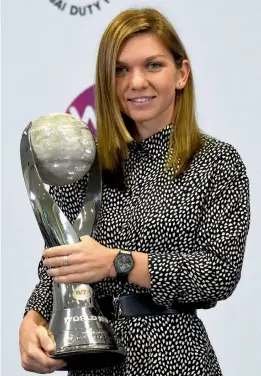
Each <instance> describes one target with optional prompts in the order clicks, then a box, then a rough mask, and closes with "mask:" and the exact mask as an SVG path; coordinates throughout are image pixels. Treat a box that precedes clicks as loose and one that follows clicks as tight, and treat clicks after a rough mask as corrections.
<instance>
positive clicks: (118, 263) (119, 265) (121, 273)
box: [113, 249, 134, 282]
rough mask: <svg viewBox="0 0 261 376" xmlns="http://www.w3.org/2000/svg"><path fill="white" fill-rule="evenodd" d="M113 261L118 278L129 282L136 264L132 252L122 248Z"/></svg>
mask: <svg viewBox="0 0 261 376" xmlns="http://www.w3.org/2000/svg"><path fill="white" fill-rule="evenodd" d="M113 263H114V267H115V270H116V276H117V278H118V279H119V280H120V281H122V282H127V281H128V277H129V274H130V272H131V270H132V268H133V266H134V261H133V257H132V252H131V251H128V250H127V249H120V251H119V253H118V254H117V256H116V257H115V259H114V261H113Z"/></svg>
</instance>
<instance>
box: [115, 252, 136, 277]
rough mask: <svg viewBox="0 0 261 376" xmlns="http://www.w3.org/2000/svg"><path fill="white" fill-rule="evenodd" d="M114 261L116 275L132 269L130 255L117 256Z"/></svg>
mask: <svg viewBox="0 0 261 376" xmlns="http://www.w3.org/2000/svg"><path fill="white" fill-rule="evenodd" d="M115 261H116V263H115V267H116V270H117V272H118V273H128V272H130V271H131V269H132V267H133V259H132V257H131V255H124V254H119V255H118V256H117V258H116V260H115Z"/></svg>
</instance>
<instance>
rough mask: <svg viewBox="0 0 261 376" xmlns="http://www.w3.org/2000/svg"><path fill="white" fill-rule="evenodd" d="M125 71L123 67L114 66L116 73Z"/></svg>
mask: <svg viewBox="0 0 261 376" xmlns="http://www.w3.org/2000/svg"><path fill="white" fill-rule="evenodd" d="M126 71H127V69H126V68H125V67H116V74H118V75H119V74H123V73H125V72H126Z"/></svg>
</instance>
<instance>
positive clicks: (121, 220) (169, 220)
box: [26, 125, 250, 376]
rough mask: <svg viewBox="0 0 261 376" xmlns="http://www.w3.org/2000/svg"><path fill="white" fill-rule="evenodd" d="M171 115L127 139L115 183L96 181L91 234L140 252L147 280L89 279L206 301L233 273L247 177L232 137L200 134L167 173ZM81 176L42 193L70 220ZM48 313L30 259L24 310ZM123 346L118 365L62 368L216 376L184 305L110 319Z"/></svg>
mask: <svg viewBox="0 0 261 376" xmlns="http://www.w3.org/2000/svg"><path fill="white" fill-rule="evenodd" d="M170 132H171V125H168V126H167V127H165V128H164V129H163V130H162V131H160V132H158V133H156V134H155V135H153V136H151V137H150V138H148V139H146V140H143V141H141V142H133V143H132V144H131V145H130V148H129V154H128V157H127V159H126V161H125V170H124V178H125V186H126V190H125V191H120V190H117V189H115V188H112V187H110V186H108V185H107V184H106V183H105V182H104V183H103V199H102V205H101V210H100V213H99V217H98V223H97V228H96V232H95V234H94V237H95V239H96V240H97V241H99V242H100V243H102V244H104V245H105V246H107V247H109V248H125V249H131V250H135V251H140V252H146V253H148V255H149V272H150V276H151V289H150V290H147V289H145V288H141V287H139V286H136V285H133V284H127V285H126V286H125V287H124V288H123V286H122V285H121V283H119V282H117V280H116V279H110V278H106V279H105V280H103V281H100V282H98V283H96V284H94V285H93V288H94V290H95V294H96V296H98V297H102V296H108V295H114V294H120V293H122V294H131V293H144V292H148V291H149V292H150V293H151V295H152V298H153V299H154V301H155V302H156V303H158V304H162V305H165V306H167V307H168V306H170V305H171V304H172V303H173V302H174V301H176V302H182V303H192V304H194V305H195V306H196V307H197V308H198V309H209V308H212V307H214V306H215V305H216V304H217V301H219V300H224V299H227V298H228V297H229V296H230V295H231V294H232V293H233V291H234V289H235V287H236V286H237V283H238V281H239V279H240V274H241V268H242V263H243V256H244V249H245V242H246V237H247V233H248V228H249V222H250V209H249V182H248V178H247V175H246V170H245V166H244V164H243V162H242V160H241V158H240V156H239V154H238V152H237V151H236V150H235V148H234V147H232V146H231V145H229V144H227V143H224V142H221V141H219V140H216V139H214V138H212V137H210V136H207V135H204V136H203V137H204V140H205V145H204V147H203V149H202V150H201V151H200V152H199V153H198V154H197V155H196V156H195V157H194V158H193V161H192V163H191V165H190V167H189V168H188V169H187V170H186V171H185V172H184V173H183V174H182V175H181V176H180V177H178V178H177V179H173V177H172V175H171V173H170V172H166V171H165V170H164V165H165V161H166V156H167V151H168V145H169V138H170ZM87 184H88V177H87V176H86V177H84V178H83V179H82V180H81V181H78V182H77V183H74V184H72V185H70V186H66V187H51V189H50V193H51V195H52V196H53V198H54V200H55V201H56V202H57V204H58V205H59V206H60V208H61V209H62V210H63V211H64V213H65V214H66V216H67V217H68V219H69V220H70V221H71V222H73V221H74V220H75V218H76V217H77V215H78V213H79V210H80V208H81V206H82V203H83V200H84V196H85V191H86V185H87ZM29 309H35V310H36V311H38V312H40V313H41V314H42V315H43V316H44V317H45V318H47V319H48V320H49V319H50V314H51V310H52V292H51V279H50V278H49V277H48V276H47V274H46V269H45V267H44V266H43V264H42V260H41V261H40V264H39V283H38V285H37V286H36V287H35V289H34V291H33V293H32V295H31V297H30V299H29V301H28V304H27V307H26V311H28V310H29ZM111 325H112V327H113V329H114V330H115V332H116V333H117V335H118V336H119V337H120V338H121V340H122V343H123V345H124V346H125V348H126V350H127V358H126V361H125V362H124V363H123V364H122V365H119V366H116V367H111V368H103V369H100V370H95V371H88V372H87V371H80V370H79V371H71V372H69V374H68V375H69V376H145V375H148V376H169V375H177V376H220V375H221V370H220V367H219V364H218V361H217V358H216V355H215V353H214V350H213V348H212V346H211V343H210V341H209V338H208V335H207V333H206V331H205V328H204V325H203V323H202V321H201V320H200V319H199V318H198V317H196V316H192V315H189V314H173V315H168V316H147V317H133V318H130V319H120V320H117V321H114V322H111Z"/></svg>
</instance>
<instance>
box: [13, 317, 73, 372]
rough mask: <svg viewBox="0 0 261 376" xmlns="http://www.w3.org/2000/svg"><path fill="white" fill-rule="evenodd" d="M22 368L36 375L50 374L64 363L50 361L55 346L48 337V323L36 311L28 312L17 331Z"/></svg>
mask: <svg viewBox="0 0 261 376" xmlns="http://www.w3.org/2000/svg"><path fill="white" fill-rule="evenodd" d="M19 342H20V353H21V362H22V367H23V368H24V369H25V370H26V371H30V372H36V373H42V374H43V373H52V372H54V371H56V370H58V369H61V368H63V367H64V366H65V365H66V362H65V361H63V360H60V359H52V358H51V357H50V353H51V352H53V351H54V350H55V344H54V342H53V341H52V339H51V338H50V337H49V335H48V322H47V321H46V320H45V319H44V318H43V317H42V316H41V315H40V314H39V313H38V312H36V311H29V312H28V313H27V314H26V316H25V318H24V320H23V321H22V324H21V326H20V331H19Z"/></svg>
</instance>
